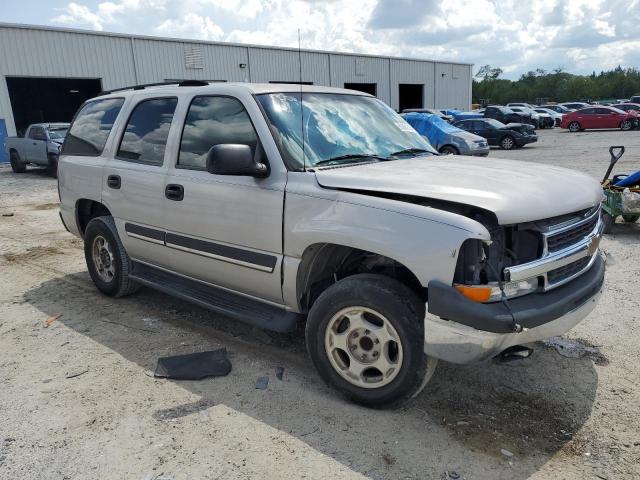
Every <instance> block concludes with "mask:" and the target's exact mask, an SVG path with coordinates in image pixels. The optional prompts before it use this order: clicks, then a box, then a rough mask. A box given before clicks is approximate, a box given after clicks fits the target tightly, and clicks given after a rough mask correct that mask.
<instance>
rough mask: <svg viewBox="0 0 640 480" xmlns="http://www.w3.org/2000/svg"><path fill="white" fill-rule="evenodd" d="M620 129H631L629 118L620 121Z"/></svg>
mask: <svg viewBox="0 0 640 480" xmlns="http://www.w3.org/2000/svg"><path fill="white" fill-rule="evenodd" d="M620 130H622V131H624V132H626V131H627V130H631V122H630V121H629V120H623V121H622V122H621V123H620Z"/></svg>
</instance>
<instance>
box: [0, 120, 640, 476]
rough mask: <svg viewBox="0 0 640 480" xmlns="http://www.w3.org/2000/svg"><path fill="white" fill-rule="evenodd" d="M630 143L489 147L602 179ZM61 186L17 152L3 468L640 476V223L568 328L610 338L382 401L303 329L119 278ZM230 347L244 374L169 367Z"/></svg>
mask: <svg viewBox="0 0 640 480" xmlns="http://www.w3.org/2000/svg"><path fill="white" fill-rule="evenodd" d="M612 144H624V145H626V146H627V154H626V162H623V163H622V164H621V166H620V167H619V169H618V170H619V171H625V170H637V169H639V168H640V161H639V160H640V132H618V131H611V132H590V133H580V134H573V135H572V134H568V133H565V132H564V131H560V130H559V129H555V130H553V131H542V132H540V141H539V142H538V144H534V145H532V146H527V147H526V148H524V149H522V150H517V151H513V152H503V151H500V150H494V151H492V152H491V156H490V157H488V158H487V160H486V161H487V165H489V166H490V165H491V158H492V157H507V158H516V159H526V160H530V161H535V162H539V163H540V164H541V168H543V165H544V164H553V165H561V166H566V167H569V168H573V169H578V170H582V171H586V172H588V173H590V174H592V175H594V176H595V177H596V178H598V179H600V178H599V177H601V176H602V175H603V173H604V171H605V169H606V165H607V162H608V153H607V147H608V146H609V145H612ZM452 161H455V159H453V158H452ZM478 181H479V182H482V179H478ZM56 202H57V192H56V182H55V180H54V179H52V178H49V177H48V176H46V174H45V173H44V172H43V171H40V170H37V169H30V170H29V171H28V173H26V174H22V175H16V174H13V173H12V172H11V170H10V169H8V168H7V167H6V166H4V167H0V214H1V215H2V216H0V287H1V288H0V385H1V388H2V392H1V393H0V478H2V479H18V478H19V479H74V480H75V479H139V480H142V479H146V480H151V479H156V480H160V479H165V480H166V479H173V480H182V479H196V478H197V479H200V478H201V479H218V478H220V479H263V478H264V479H266V478H274V479H275V478H291V479H294V478H295V479H297V478H307V479H327V478H340V479H350V478H365V477H368V478H373V479H387V478H388V479H405V478H407V479H441V478H445V479H455V478H465V479H469V480H471V479H487V480H489V479H490V480H495V479H509V480H513V479H518V480H519V479H526V478H531V479H591V478H599V479H611V480H612V479H622V478H639V477H640V415H638V412H639V411H640V390H639V389H638V379H639V378H640V366H639V362H638V359H640V327H639V325H638V320H639V317H640V313H639V312H640V248H639V247H640V224H637V225H624V224H618V225H616V226H615V228H614V232H613V234H612V235H609V236H607V237H606V238H605V239H604V240H603V242H602V247H603V248H604V250H606V252H607V253H608V259H609V266H608V273H607V279H606V290H605V294H604V296H603V298H602V301H601V302H600V304H599V305H598V307H597V308H596V310H595V311H594V313H592V314H591V316H590V317H588V318H587V319H586V320H585V321H584V322H582V323H581V324H580V325H578V326H577V327H576V328H575V329H574V330H572V331H571V332H569V333H568V334H567V335H566V336H565V337H566V338H568V339H573V340H578V341H579V342H580V344H581V345H587V346H595V347H596V349H595V350H589V352H588V354H586V355H584V356H578V357H576V358H568V357H566V356H563V355H560V354H559V353H558V351H556V350H555V349H553V348H549V347H545V346H544V345H542V344H540V345H538V346H537V348H536V349H535V352H534V354H533V356H532V357H530V358H528V359H526V360H522V361H520V362H518V363H512V364H496V363H491V362H490V363H486V364H481V365H473V366H457V365H452V364H445V363H443V362H441V363H440V365H439V367H438V370H437V371H436V374H435V376H434V378H433V380H432V382H431V383H430V384H429V385H428V386H427V387H426V389H425V390H424V391H423V393H422V394H421V395H420V396H419V397H418V398H417V399H415V400H414V401H413V402H412V403H410V404H408V405H406V406H405V407H403V408H401V409H399V410H393V411H373V410H367V409H365V408H361V407H358V406H354V405H352V404H349V403H347V402H345V401H344V400H343V399H342V398H340V397H339V396H338V395H337V394H336V393H335V392H334V391H332V390H331V389H329V388H328V387H326V386H325V385H324V384H323V383H322V382H321V381H320V379H319V377H318V376H317V375H316V373H315V372H314V370H313V368H312V367H311V365H310V362H309V361H308V358H307V356H306V353H305V350H304V341H303V335H302V331H301V330H299V331H297V332H295V333H293V334H289V335H280V334H273V333H266V332H264V331H260V330H256V329H252V328H250V327H247V326H245V325H243V324H239V323H236V322H233V321H231V320H228V319H226V318H224V317H221V316H216V315H214V314H212V313H210V312H208V311H205V310H202V309H200V308H197V307H194V306H192V305H190V304H188V303H185V302H182V301H179V300H176V299H173V298H169V297H167V296H165V295H163V294H160V293H156V292H154V291H151V290H148V289H143V290H141V291H140V292H139V293H138V294H136V295H134V296H131V297H128V298H124V299H118V300H114V299H111V298H108V297H105V296H102V295H101V294H99V293H98V291H97V290H96V289H95V288H94V286H93V284H92V283H91V280H90V279H89V276H88V274H87V273H86V268H85V264H84V256H83V252H82V243H81V241H80V240H78V239H76V238H74V237H72V236H71V235H70V234H68V233H67V232H66V231H65V230H64V228H63V227H62V225H61V223H60V221H59V219H58V210H57V203H56ZM54 315H60V317H59V318H57V320H54V321H53V322H52V323H51V324H50V325H49V326H48V327H47V326H46V325H45V322H46V320H47V319H48V318H50V317H51V316H54ZM217 347H226V348H227V350H228V352H229V356H230V359H231V361H232V363H233V370H232V372H231V373H230V374H229V375H228V376H226V377H219V378H210V379H206V380H202V381H168V380H162V379H156V378H154V377H153V373H152V372H153V370H154V368H155V363H156V360H157V359H158V357H162V356H167V355H172V354H180V353H189V352H194V351H203V350H208V349H211V348H217ZM276 367H284V376H283V379H282V380H278V379H277V378H276V376H275V368H276ZM261 376H268V377H269V385H268V388H267V389H266V390H258V389H256V388H255V383H256V380H257V379H258V377H261Z"/></svg>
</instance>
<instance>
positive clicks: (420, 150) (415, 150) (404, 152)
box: [391, 148, 433, 156]
mask: <svg viewBox="0 0 640 480" xmlns="http://www.w3.org/2000/svg"><path fill="white" fill-rule="evenodd" d="M411 153H415V154H416V155H417V154H419V153H430V154H431V155H433V152H432V151H431V150H425V149H424V148H405V149H404V150H398V151H397V152H393V153H392V154H391V156H395V155H409V154H411Z"/></svg>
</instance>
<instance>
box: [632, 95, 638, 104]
mask: <svg viewBox="0 0 640 480" xmlns="http://www.w3.org/2000/svg"><path fill="white" fill-rule="evenodd" d="M629 103H640V95H634V96H633V97H631V98H630V99H629Z"/></svg>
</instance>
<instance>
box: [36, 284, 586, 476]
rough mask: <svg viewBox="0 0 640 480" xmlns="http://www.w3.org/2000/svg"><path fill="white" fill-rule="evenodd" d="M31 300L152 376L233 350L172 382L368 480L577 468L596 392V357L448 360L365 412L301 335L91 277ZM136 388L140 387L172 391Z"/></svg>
mask: <svg viewBox="0 0 640 480" xmlns="http://www.w3.org/2000/svg"><path fill="white" fill-rule="evenodd" d="M24 300H25V301H26V302H27V303H29V304H30V305H31V306H33V307H34V308H36V309H38V310H39V311H41V312H43V313H44V314H45V315H47V316H48V315H53V314H57V313H62V316H61V317H60V318H59V319H58V320H57V321H58V322H60V323H62V324H64V326H66V327H68V328H70V329H73V330H74V331H76V332H79V333H80V334H82V335H85V336H87V337H88V338H90V339H92V340H93V341H95V342H98V343H99V344H101V345H103V346H105V347H106V348H108V349H110V350H112V351H113V352H115V353H117V354H118V355H121V356H122V357H123V358H125V359H126V360H128V361H131V362H134V363H135V364H137V365H139V366H140V369H141V370H144V371H149V370H151V371H152V370H153V369H154V368H155V363H156V361H157V358H158V357H162V356H166V355H175V354H182V353H190V352H193V351H201V350H207V349H210V348H217V347H219V346H225V347H227V349H228V351H229V353H230V358H231V361H232V363H233V371H232V373H231V374H230V375H229V376H227V377H218V378H211V379H206V380H202V381H199V382H194V381H179V382H175V383H176V384H177V385H179V386H180V387H182V388H184V389H186V390H188V391H189V392H192V393H195V394H197V395H199V396H200V398H201V399H202V402H204V403H202V405H204V407H202V408H205V409H206V408H207V406H209V405H221V404H223V405H225V406H227V407H228V408H231V409H234V410H236V411H239V412H242V413H244V414H246V415H248V416H250V417H252V418H253V419H255V420H258V421H259V422H263V423H265V424H267V425H269V426H271V427H273V428H276V429H278V430H280V431H282V432H285V433H288V434H289V435H291V436H293V437H295V438H298V439H299V440H301V441H302V442H304V443H306V444H307V445H309V446H310V447H312V448H313V449H315V450H316V451H318V452H321V453H322V454H323V455H326V456H329V457H332V458H333V459H335V460H337V461H338V462H340V463H342V464H343V465H345V466H347V467H348V468H350V469H351V470H353V471H355V472H359V473H362V474H364V475H367V476H369V477H371V478H441V477H442V475H443V473H444V472H445V471H450V470H455V471H456V472H458V473H459V474H460V475H461V476H462V475H464V476H466V478H487V479H488V478H491V479H502V478H504V479H507V478H508V479H511V480H513V479H526V478H529V477H530V476H531V475H532V474H533V473H534V472H536V471H537V470H539V469H540V467H541V466H542V465H544V464H545V463H546V462H548V461H549V459H550V458H551V457H552V456H554V455H556V454H557V453H558V452H562V454H563V455H565V456H568V457H575V458H576V461H577V460H578V457H579V456H581V455H582V452H581V447H580V445H581V441H582V440H581V438H580V434H579V433H577V432H579V430H580V428H581V427H582V425H583V424H584V423H585V421H586V420H587V418H589V416H590V412H591V410H592V407H593V402H594V398H595V392H596V388H597V381H598V378H597V373H596V371H595V369H594V366H593V363H592V361H591V360H590V359H587V358H571V359H570V358H565V357H562V356H560V355H558V354H557V353H556V352H555V351H553V350H548V349H545V348H544V347H542V346H540V348H537V349H536V351H535V353H534V354H533V356H532V357H531V358H528V359H525V360H521V361H519V362H517V363H510V364H497V363H487V364H482V365H474V366H458V365H453V364H446V363H443V362H441V364H440V365H439V367H438V369H437V371H436V374H435V376H434V378H433V379H432V381H431V383H429V384H428V385H427V387H426V388H425V390H424V391H423V392H422V394H420V395H419V396H418V397H417V398H416V399H414V400H413V401H412V402H411V403H409V404H408V405H406V406H404V407H402V408H400V409H397V410H390V411H384V410H382V411H380V410H369V409H366V408H362V407H359V406H356V405H353V404H351V403H349V402H347V401H346V400H344V399H342V398H341V397H340V396H339V395H337V394H336V393H335V392H334V391H333V390H331V389H330V388H328V387H326V386H325V385H324V384H322V382H321V380H320V379H319V377H318V376H317V374H316V373H315V372H314V370H313V368H312V367H311V365H310V362H309V361H308V359H307V358H306V353H305V349H304V338H303V329H302V328H299V329H298V330H297V331H296V332H293V333H291V334H272V333H269V334H265V333H264V332H262V333H259V334H256V332H255V329H252V328H251V327H248V326H245V325H243V324H238V323H236V322H233V321H232V320H227V319H225V318H224V317H221V316H219V315H215V314H213V313H211V312H208V311H205V310H203V309H200V308H198V307H195V306H192V305H190V304H188V303H185V302H183V301H181V300H177V299H173V298H169V297H167V296H166V295H163V294H160V293H157V292H154V291H151V290H149V289H142V290H141V291H140V292H139V293H137V294H136V295H134V296H131V297H127V298H122V299H113V298H108V297H105V296H102V295H101V294H99V293H98V292H97V291H96V290H95V288H94V287H93V284H91V280H90V279H89V276H88V275H87V274H86V273H85V272H80V273H75V274H71V275H65V276H61V277H57V278H55V279H52V280H48V281H45V282H43V283H42V284H40V285H38V286H36V287H34V288H32V289H31V290H29V291H27V292H26V293H25V294H24ZM276 366H282V367H284V368H285V375H284V380H283V381H279V380H277V379H276V378H275V376H274V375H273V369H274V368H275V367H276ZM88 367H89V368H90V365H88ZM265 374H268V375H269V377H270V383H269V387H268V389H267V390H256V389H255V385H254V384H255V380H256V379H257V378H258V377H259V376H262V375H265ZM140 378H141V379H142V380H140V379H138V380H135V381H140V382H142V381H150V382H153V381H162V382H164V381H166V380H154V379H152V378H148V377H145V376H143V375H142V376H141V377H140ZM132 381H134V380H132ZM190 405H191V406H190ZM199 408H200V407H199ZM199 408H196V409H194V408H193V405H192V404H189V405H181V406H175V405H167V406H166V408H163V409H161V410H158V411H157V412H155V413H154V414H153V418H154V419H155V420H156V421H158V422H162V421H165V420H164V419H165V418H167V417H171V416H172V414H175V415H178V416H179V415H188V414H191V413H194V412H196V413H197V411H198V410H199ZM176 412H177V413H176ZM501 450H504V451H506V453H504V452H501ZM452 478H453V477H452Z"/></svg>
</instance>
